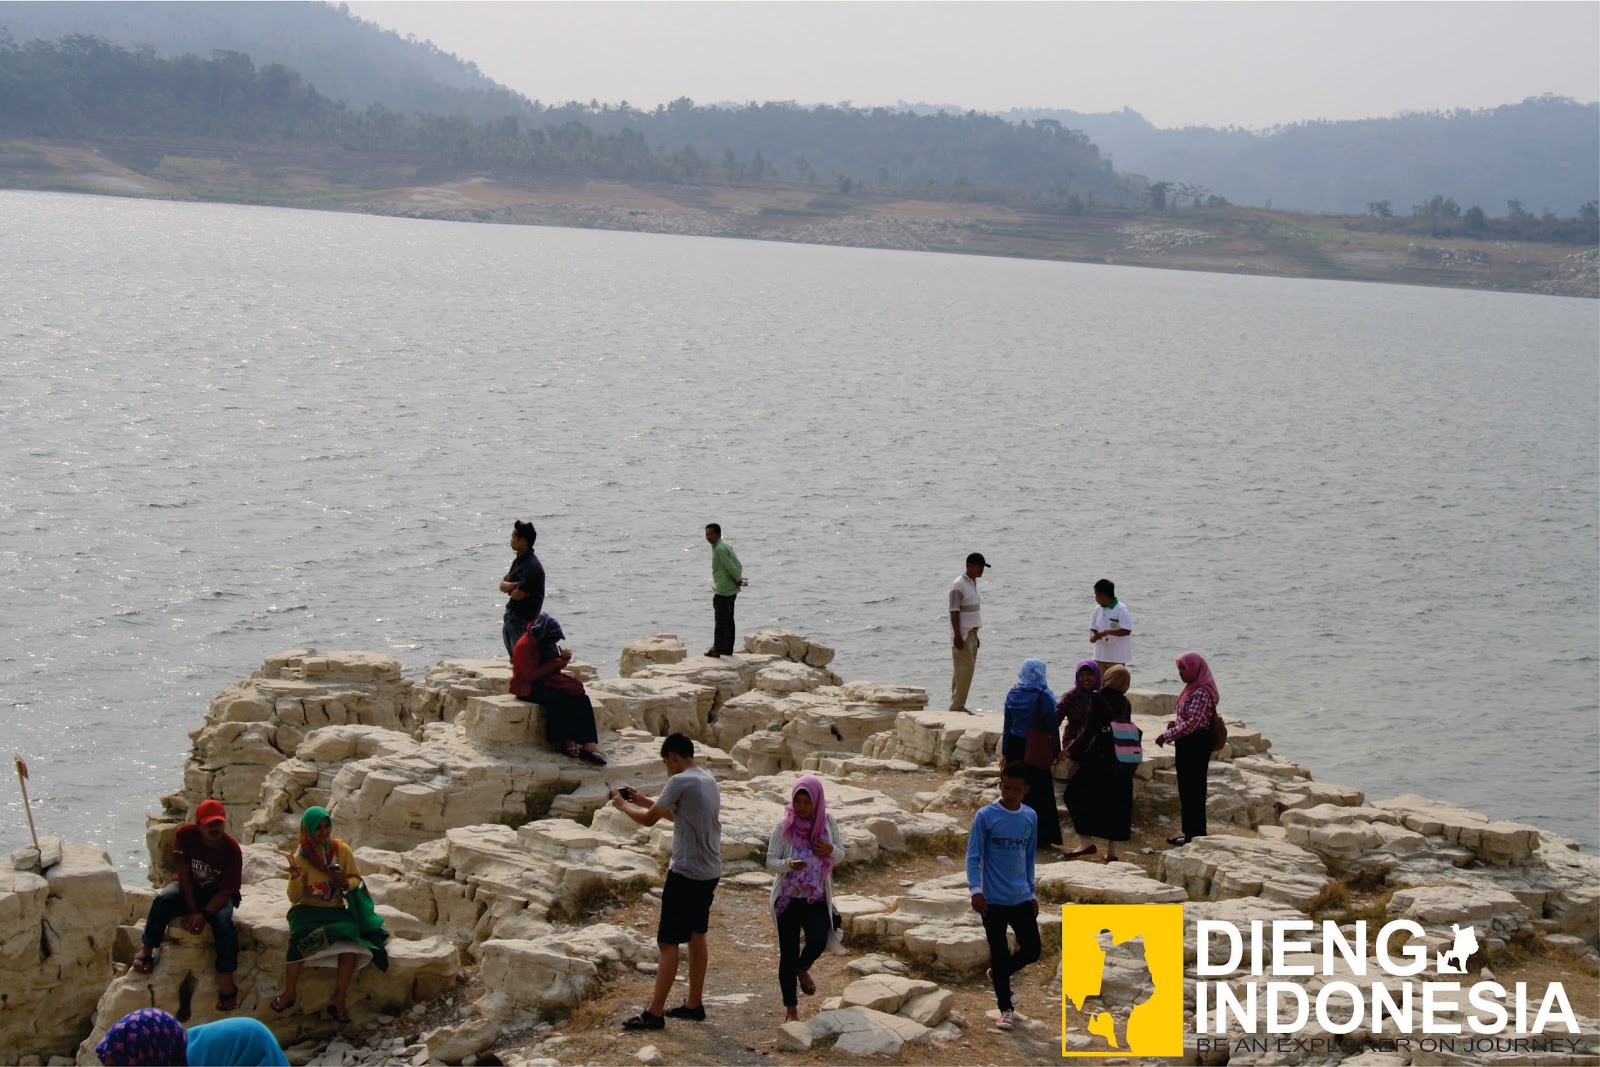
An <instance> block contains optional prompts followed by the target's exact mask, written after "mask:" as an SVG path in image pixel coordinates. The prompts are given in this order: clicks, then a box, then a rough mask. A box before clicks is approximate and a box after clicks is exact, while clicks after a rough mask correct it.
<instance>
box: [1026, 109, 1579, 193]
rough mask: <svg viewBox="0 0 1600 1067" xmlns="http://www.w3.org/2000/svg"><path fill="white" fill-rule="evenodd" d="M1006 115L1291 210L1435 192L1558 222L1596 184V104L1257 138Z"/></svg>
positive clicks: (1319, 125)
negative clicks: (1046, 122) (1048, 122)
mask: <svg viewBox="0 0 1600 1067" xmlns="http://www.w3.org/2000/svg"><path fill="white" fill-rule="evenodd" d="M1006 117H1007V118H1010V119H1013V120H1015V121H1024V120H1037V119H1041V118H1050V119H1055V120H1056V121H1058V122H1061V123H1062V124H1063V125H1066V126H1070V127H1072V128H1073V129H1079V130H1082V131H1083V132H1084V133H1085V134H1086V135H1087V136H1088V137H1090V138H1091V139H1092V140H1093V141H1094V142H1095V143H1096V144H1097V145H1099V146H1100V150H1101V151H1102V152H1104V153H1105V154H1106V157H1107V158H1108V159H1109V160H1111V162H1112V163H1113V164H1115V166H1116V167H1117V168H1118V169H1119V170H1121V171H1124V172H1129V173H1136V174H1141V175H1145V176H1146V177H1148V178H1149V179H1150V180H1151V181H1168V182H1172V183H1174V184H1175V185H1177V186H1187V187H1192V188H1193V189H1194V190H1195V191H1197V192H1199V191H1203V192H1204V194H1206V195H1216V196H1221V197H1224V198H1226V199H1228V200H1229V201H1232V202H1233V203H1236V204H1252V205H1270V206H1273V207H1279V208H1286V209H1289V210H1292V211H1318V212H1324V213H1348V214H1360V213H1362V212H1365V211H1367V210H1368V207H1369V206H1370V205H1372V204H1375V203H1378V202H1382V201H1388V202H1389V203H1390V204H1391V205H1392V209H1393V210H1394V211H1396V212H1397V213H1401V214H1404V213H1407V212H1409V211H1410V210H1411V208H1412V207H1413V206H1414V205H1417V204H1419V203H1423V202H1425V201H1426V200H1428V199H1429V198H1430V197H1433V196H1435V195H1442V196H1445V197H1448V198H1451V199H1454V200H1455V201H1456V202H1457V203H1459V204H1461V205H1463V207H1468V206H1471V205H1479V206H1481V207H1482V209H1483V210H1484V211H1485V212H1487V213H1488V214H1489V215H1490V216H1495V217H1499V216H1509V215H1510V214H1512V213H1513V212H1512V209H1510V208H1509V207H1508V203H1509V202H1510V201H1516V202H1517V203H1518V204H1519V205H1520V208H1521V210H1524V211H1527V212H1530V213H1533V214H1535V215H1540V216H1542V215H1543V214H1544V213H1545V212H1546V211H1549V212H1551V213H1553V214H1556V215H1559V216H1563V217H1565V216H1569V215H1571V214H1572V213H1573V212H1574V211H1575V210H1577V208H1578V207H1579V206H1580V205H1582V204H1584V203H1587V202H1589V201H1591V200H1594V199H1595V197H1596V193H1597V187H1600V105H1597V104H1593V103H1590V104H1583V103H1579V102H1577V101H1574V100H1568V99H1565V98H1561V97H1550V96H1545V97H1535V98H1533V99H1529V100H1525V101H1523V102H1522V103H1520V104H1510V105H1507V106H1505V107H1497V108H1489V109H1485V110H1480V111H1452V112H1447V113H1429V114H1409V115H1401V116H1398V117H1396V118H1385V119H1361V120H1356V121H1348V122H1301V123H1296V124H1294V125H1291V126H1283V127H1279V128H1276V129H1272V130H1267V131H1263V132H1252V131H1250V130H1241V129H1213V128H1210V127H1187V128H1184V129H1173V130H1163V129H1157V128H1156V127H1155V126H1153V125H1151V124H1150V123H1149V122H1148V121H1147V120H1146V119H1145V118H1144V117H1143V116H1141V115H1139V114H1138V113H1136V112H1133V111H1128V110H1124V111H1120V112H1112V113H1109V114H1098V115H1093V114H1083V113H1080V112H1074V111H1055V110H1046V109H1017V110H1014V111H1011V112H1008V113H1007V116H1006Z"/></svg>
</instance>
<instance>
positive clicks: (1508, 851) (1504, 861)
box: [1373, 793, 1540, 867]
mask: <svg viewBox="0 0 1600 1067" xmlns="http://www.w3.org/2000/svg"><path fill="white" fill-rule="evenodd" d="M1373 807H1375V808H1379V809H1382V810H1384V811H1391V812H1394V813H1395V814H1396V815H1397V816H1398V817H1399V819H1400V823H1401V825H1403V826H1405V827H1406V828H1407V829H1410V830H1415V831H1416V832H1417V833H1419V834H1424V835H1426V836H1428V837H1442V838H1444V839H1445V840H1446V841H1448V842H1450V843H1451V844H1457V845H1461V846H1462V847H1464V848H1468V849H1471V850H1472V852H1473V854H1474V855H1476V856H1477V857H1478V858H1479V859H1480V860H1482V861H1483V862H1484V863H1487V864H1490V865H1492V866H1495V867H1510V866H1516V865H1522V864H1526V863H1529V862H1531V861H1532V859H1533V856H1534V853H1536V852H1538V851H1539V845H1540V835H1539V830H1538V829H1537V828H1536V827H1532V826H1528V825H1527V824H1526V823H1517V822H1508V821H1505V820H1492V819H1490V818H1489V817H1488V816H1486V815H1479V814H1478V813H1477V812H1475V811H1468V810H1467V809H1466V808H1463V807H1459V806H1457V805H1455V804H1447V803H1445V802H1443V801H1437V800H1429V799H1428V798H1426V797H1419V796H1417V795H1416V794H1414V793H1407V794H1406V795H1404V796H1399V797H1395V798H1394V799H1392V800H1380V801H1378V802H1376V803H1375V804H1373Z"/></svg>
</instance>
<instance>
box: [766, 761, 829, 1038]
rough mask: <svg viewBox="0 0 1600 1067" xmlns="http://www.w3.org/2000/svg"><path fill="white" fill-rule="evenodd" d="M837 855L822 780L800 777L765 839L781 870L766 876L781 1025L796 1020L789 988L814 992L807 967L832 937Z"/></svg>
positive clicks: (770, 858) (770, 864)
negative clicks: (775, 945) (802, 941)
mask: <svg viewBox="0 0 1600 1067" xmlns="http://www.w3.org/2000/svg"><path fill="white" fill-rule="evenodd" d="M843 854H844V849H843V842H842V840H841V838H840V837H839V827H838V825H837V824H836V823H835V822H834V821H833V816H832V815H829V814H828V803H827V799H826V798H825V797H824V796H823V791H822V779H820V778H818V777H817V776H816V775H812V774H807V775H804V776H802V777H801V778H800V780H799V781H797V782H795V784H794V789H793V790H792V791H791V792H790V794H789V806H788V807H787V808H785V809H784V812H783V818H782V819H780V820H778V825H777V826H775V827H773V829H772V837H771V838H769V839H768V841H767V868H768V869H769V870H774V871H782V872H783V873H782V874H780V875H778V876H777V877H776V878H774V879H773V880H772V921H773V923H775V924H776V925H777V928H778V992H779V993H781V994H782V996H783V1021H784V1022H786V1023H792V1022H799V1020H800V1007H799V1005H800V1001H799V1000H798V999H797V998H796V996H795V987H796V986H797V985H798V986H799V989H800V992H802V993H804V994H805V995H806V996H808V997H809V996H811V995H812V994H814V993H815V992H816V991H817V983H816V982H815V981H813V980H812V977H811V965H812V964H813V963H816V962H817V960H818V958H819V957H821V955H822V950H823V949H825V948H827V947H828V944H829V942H831V941H832V940H833V938H834V926H833V866H834V864H835V863H837V862H838V860H839V858H840V857H841V856H842V855H843ZM802 933H804V934H805V940H806V947H805V951H803V952H802V951H801V950H800V935H801V934H802Z"/></svg>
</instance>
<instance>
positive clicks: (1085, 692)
mask: <svg viewBox="0 0 1600 1067" xmlns="http://www.w3.org/2000/svg"><path fill="white" fill-rule="evenodd" d="M1086 669H1087V670H1090V671H1093V672H1094V685H1092V686H1090V687H1089V688H1088V689H1085V688H1084V687H1083V686H1082V685H1080V684H1078V675H1079V674H1081V673H1083V671H1084V670H1086ZM1099 688H1100V664H1098V663H1096V662H1095V661H1094V660H1092V659H1086V660H1084V661H1083V662H1082V663H1079V664H1078V666H1077V667H1075V668H1074V669H1073V671H1072V688H1071V689H1069V690H1067V693H1066V695H1065V696H1063V697H1062V698H1061V703H1059V704H1057V705H1056V721H1057V722H1059V723H1061V724H1062V727H1061V747H1062V749H1067V748H1070V747H1071V746H1072V742H1073V741H1074V740H1076V739H1077V737H1078V734H1079V733H1080V732H1082V730H1083V728H1084V727H1085V726H1087V725H1088V724H1089V712H1090V711H1091V710H1092V709H1093V708H1094V691H1095V690H1096V689H1099Z"/></svg>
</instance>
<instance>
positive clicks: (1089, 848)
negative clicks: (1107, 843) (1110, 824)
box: [1066, 845, 1099, 860]
mask: <svg viewBox="0 0 1600 1067" xmlns="http://www.w3.org/2000/svg"><path fill="white" fill-rule="evenodd" d="M1098 851H1099V849H1098V848H1096V847H1095V846H1094V845H1084V846H1083V847H1082V848H1075V849H1073V850H1072V851H1071V852H1068V853H1067V854H1066V856H1067V859H1069V860H1075V859H1077V858H1078V857H1079V856H1092V855H1094V854H1095V853H1096V852H1098Z"/></svg>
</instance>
